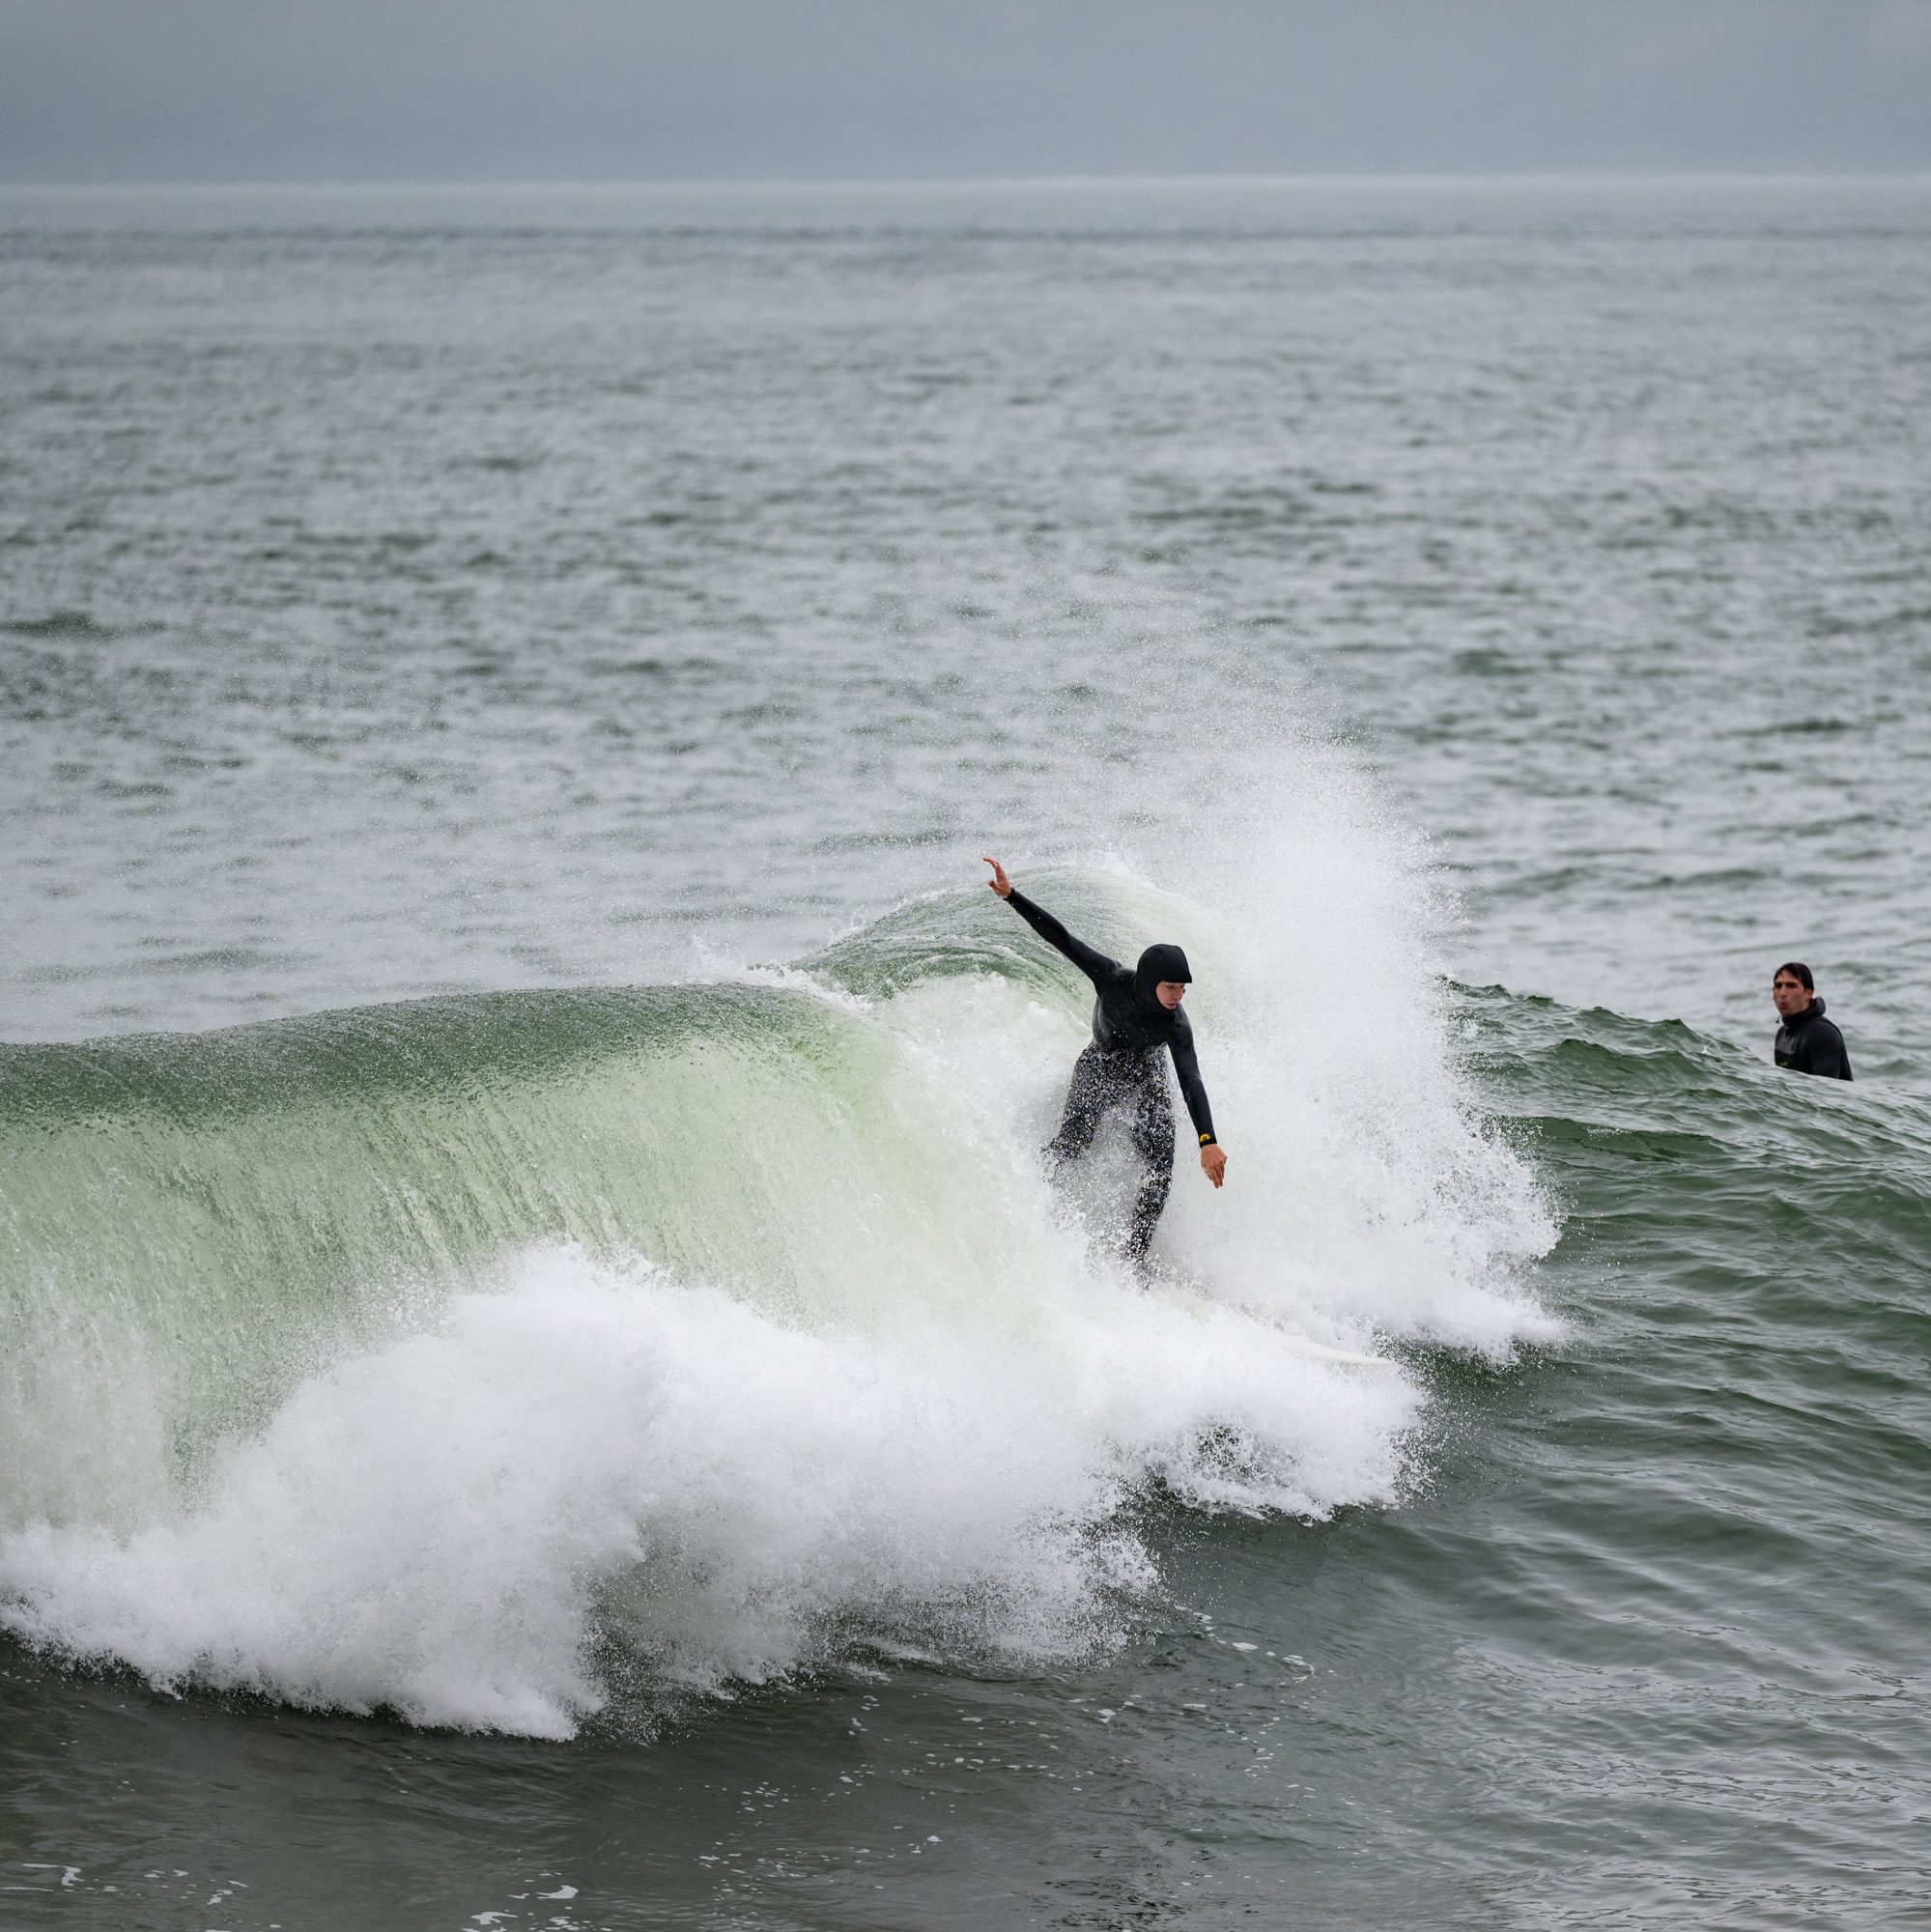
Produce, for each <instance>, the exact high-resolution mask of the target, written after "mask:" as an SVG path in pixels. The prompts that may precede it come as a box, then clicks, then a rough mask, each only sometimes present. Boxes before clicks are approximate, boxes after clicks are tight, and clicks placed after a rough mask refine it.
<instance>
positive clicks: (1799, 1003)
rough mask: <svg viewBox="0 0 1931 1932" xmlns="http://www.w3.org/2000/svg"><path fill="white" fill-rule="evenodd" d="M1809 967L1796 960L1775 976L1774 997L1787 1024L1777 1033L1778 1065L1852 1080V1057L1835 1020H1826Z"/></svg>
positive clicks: (1826, 1077) (1773, 975) (1772, 993)
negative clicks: (1846, 1048)
mask: <svg viewBox="0 0 1931 1932" xmlns="http://www.w3.org/2000/svg"><path fill="white" fill-rule="evenodd" d="M1816 990H1817V982H1816V980H1813V979H1812V978H1811V977H1810V969H1809V967H1807V966H1805V965H1803V963H1802V962H1801V961H1799V960H1796V959H1792V960H1788V961H1786V962H1785V963H1784V964H1783V965H1781V966H1779V967H1778V968H1777V969H1776V971H1775V973H1774V974H1772V976H1771V981H1770V996H1771V998H1772V999H1773V1000H1775V1002H1776V1010H1777V1012H1778V1013H1779V1014H1780V1015H1781V1016H1782V1020H1783V1024H1782V1025H1781V1026H1779V1027H1778V1028H1777V1030H1776V1047H1775V1054H1776V1064H1777V1065H1779V1066H1787V1067H1789V1068H1790V1069H1791V1071H1792V1072H1793V1073H1819V1074H1822V1075H1823V1076H1824V1078H1825V1079H1827V1080H1848V1079H1849V1078H1850V1077H1851V1056H1850V1054H1849V1053H1848V1052H1847V1051H1846V1050H1845V1047H1844V1036H1843V1035H1842V1034H1840V1033H1839V1032H1838V1031H1837V1023H1836V1022H1835V1021H1834V1020H1827V1019H1826V1018H1825V1017H1824V1002H1823V1001H1822V1000H1820V999H1818V998H1817V997H1816Z"/></svg>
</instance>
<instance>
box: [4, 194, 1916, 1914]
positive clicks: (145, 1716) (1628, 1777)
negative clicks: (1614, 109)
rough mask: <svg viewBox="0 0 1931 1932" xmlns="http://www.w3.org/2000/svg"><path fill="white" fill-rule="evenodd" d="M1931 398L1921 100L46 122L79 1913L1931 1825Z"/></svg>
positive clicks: (16, 419) (43, 268)
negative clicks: (1029, 177)
mask: <svg viewBox="0 0 1931 1932" xmlns="http://www.w3.org/2000/svg"><path fill="white" fill-rule="evenodd" d="M1927 423H1931V184H1923V183H1918V184H1911V183H1855V182H1841V183H1835V184H1822V183H1810V184H1803V183H1776V184H1754V185H1751V184H1742V183H1720V182H1705V183H1669V182H1652V183H1598V184H1560V183H1545V184H1531V183H1517V184H1486V185H1484V184H1450V183H1443V184H1434V185H1416V184H1399V183H1382V184H1374V183H1360V184H1327V185H1320V184H1310V183H1271V184H1251V185H1245V184H1229V185H1210V184H1202V185H1184V186H1182V185H1157V184H1151V185H1086V186H1076V185H1062V186H1031V187H1027V186H1011V187H997V188H964V187H961V188H947V189H939V188H922V189H914V188H904V189H856V188H853V189H830V188H824V189H809V190H808V189H751V188H745V189H729V190H725V189H696V188H687V189H669V188H666V189H655V190H641V189H639V190H618V189H609V190H597V189H551V190H527V191H524V190H516V191H511V190H491V191H481V190H477V191H456V190H446V191H445V190H436V191H432V190H406V189H395V190H366V191H347V190H344V191H326V192H325V191H313V192H298V191H293V190H289V191H270V190H248V191H241V190H234V191H213V190H210V191H196V192H188V191H170V192H151V193H112V192H107V191H88V192H84V193H83V192H71V193H69V192H33V193H28V192H24V191H18V190H10V191H6V192H4V193H0V857H4V867H5V872H4V891H0V908H4V910H0V932H4V947H0V1040H4V1041H5V1042H6V1043H5V1044H4V1045H0V1927H4V1928H6V1932H16V1928H18V1929H19V1932H39V1928H43V1927H44V1928H55V1927H58V1928H71V1927H97V1926H98V1927H102V1928H109V1927H111V1928H124V1927H139V1928H162V1932H173V1928H196V1932H264V1928H286V1932H297V1928H307V1927H316V1928H344V1932H350V1929H351V1928H353V1929H354V1932H367V1928H378V1932H386V1928H397V1932H416V1928H430V1927H438V1928H446V1932H482V1928H484V1927H493V1928H497V1932H521V1929H522V1928H533V1927H547V1928H557V1932H591V1928H605V1927H608V1928H631V1927H643V1926H670V1925H684V1926H693V1927H721V1928H722V1927H729V1928H746V1932H751V1928H756V1932H792V1929H793V1928H796V1932H805V1928H845V1927H853V1928H857V1927H877V1928H921V1932H926V1929H928V1928H929V1929H930V1932H939V1928H960V1932H966V1928H983V1927H1003V1926H1020V1925H1041V1926H1065V1927H1095V1928H1097V1927H1106V1928H1123V1927H1152V1926H1172V1927H1197V1928H1218V1927H1223V1926H1234V1925H1247V1924H1254V1925H1263V1926H1276V1925H1280V1926H1307V1927H1364V1928H1365V1927H1376V1928H1382V1927H1394V1926H1417V1925H1427V1926H1453V1927H1471V1928H1473V1927H1482V1928H1493V1927H1511V1928H1516V1927H1519V1928H1543V1927H1622V1926H1668V1927H1681V1926H1686V1925H1694V1926H1698V1927H1706V1926H1721V1927H1746V1928H1756V1927H1786V1926H1787V1927H1817V1926H1830V1927H1863V1926H1871V1927H1890V1926H1907V1925H1912V1924H1922V1925H1931V1873H1927V1864H1931V1721H1927V1720H1928V1719H1931V1708H1927V1706H1931V1639H1927V1623H1931V1615H1927V1611H1928V1610H1931V1505H1927V1479H1931V1400H1928V1399H1927V1393H1926V1391H1927V1384H1931V1359H1927V1355H1931V1006H1927V1001H1926V998H1925V960H1926V958H1927V956H1931V831H1927V828H1931V706H1927V703H1926V696H1927V692H1931V487H1927V486H1931V461H1927V456H1926V448H1927V442H1926V425H1927ZM984 853H993V854H997V855H998V856H999V857H1001V858H1002V859H1004V861H1005V862H1006V864H1007V865H1008V867H1010V868H1011V870H1012V872H1013V874H1014V876H1015V878H1016V879H1017V880H1018V881H1019V883H1020V884H1022V885H1023V886H1025V887H1026V888H1027V889H1028V890H1029V891H1030V892H1032V893H1033V895H1035V896H1036V897H1037V898H1039V899H1040V900H1042V901H1043V902H1044V903H1045V904H1046V905H1047V906H1048V907H1050V908H1051V909H1052V910H1054V911H1056V912H1058V913H1059V914H1060V915H1061V916H1062V917H1063V918H1065V920H1066V922H1067V923H1069V924H1070V925H1072V926H1073V927H1074V929H1075V930H1077V931H1080V932H1082V933H1083V934H1085V935H1086V936H1088V937H1090V938H1092V939H1093V940H1094V941H1095V942H1096V943H1098V944H1101V945H1103V946H1105V947H1107V948H1108V949H1109V950H1111V951H1115V952H1122V953H1125V954H1127V955H1128V956H1131V954H1133V953H1134V952H1137V951H1138V949H1139V948H1140V947H1141V946H1143V945H1145V944H1147V943H1149V942H1150V941H1152V940H1154V939H1175V940H1178V941H1179V942H1180V943H1182V944H1183V945H1185V946H1186V947H1187V948H1188V950H1189V952H1190V954H1191V957H1192V960H1193V965H1194V970H1195V974H1196V979H1195V983H1194V985H1193V987H1192V989H1191V991H1190V993H1189V996H1188V1009H1189V1011H1190V1012H1191V1013H1192V1014H1193V1018H1194V1024H1195V1029H1196V1033H1197V1037H1198V1038H1199V1042H1200V1052H1201V1062H1202V1067H1203V1071H1204V1074H1205V1078H1206V1081H1207V1088H1208V1091H1209V1093H1210V1094H1211V1095H1212V1098H1213V1104H1214V1111H1215V1115H1216V1120H1217V1123H1218V1125H1219V1128H1220V1133H1221V1138H1222V1140H1223V1142H1224V1144H1225V1146H1226V1148H1227V1151H1228V1153H1229V1167H1228V1181H1227V1186H1226V1188H1225V1189H1224V1191H1222V1192H1220V1193H1215V1192H1213V1191H1212V1190H1211V1189H1210V1188H1208V1187H1207V1184H1206V1182H1205V1180H1204V1179H1202V1177H1201V1176H1200V1175H1199V1174H1198V1172H1197V1171H1196V1170H1195V1168H1194V1165H1193V1163H1192V1160H1191V1157H1190V1155H1189V1153H1188V1152H1187V1151H1186V1150H1185V1148H1184V1145H1183V1148H1182V1152H1181V1156H1180V1171H1179V1173H1178V1176H1177V1179H1176V1185H1175V1190H1174V1197H1173V1202H1172V1206H1171V1208H1170V1209H1169V1212H1168V1215H1167V1218H1166V1221H1165V1222H1164V1224H1163V1227H1162V1231H1161V1234H1160V1236H1159V1239H1158V1241H1157V1242H1156V1245H1155V1251H1154V1259H1155V1264H1156V1265H1155V1269H1154V1272H1153V1276H1152V1278H1151V1280H1150V1282H1146V1283H1142V1282H1140V1281H1138V1280H1137V1279H1135V1278H1134V1277H1132V1276H1131V1275H1129V1274H1128V1273H1127V1272H1125V1271H1124V1270H1123V1269H1122V1266H1121V1264H1119V1262H1118V1261H1117V1259H1116V1258H1115V1255H1114V1249H1113V1239H1114V1237H1115V1236H1116V1234H1117V1223H1118V1216H1119V1211H1120V1205H1121V1200H1122V1187H1123V1186H1124V1185H1125V1184H1126V1181H1127V1176H1126V1175H1125V1173H1124V1172H1123V1170H1122V1161H1121V1156H1120V1151H1119V1150H1118V1149H1117V1148H1112V1149H1109V1148H1108V1147H1107V1146H1105V1145H1104V1144H1103V1145H1102V1146H1101V1148H1100V1149H1098V1150H1096V1151H1095V1157H1094V1159H1093V1162H1092V1163H1091V1164H1090V1170H1089V1172H1087V1173H1086V1174H1085V1175H1083V1176H1082V1177H1081V1178H1080V1179H1079V1180H1078V1182H1077V1184H1076V1185H1074V1186H1072V1187H1070V1188H1068V1189H1066V1190H1065V1191H1056V1190H1055V1189H1054V1188H1053V1187H1051V1186H1049V1185H1048V1183H1047V1181H1046V1179H1044V1178H1043V1176H1042V1174H1041V1172H1040V1168H1039V1163H1038V1154H1037V1150H1038V1148H1039V1145H1040V1143H1041V1142H1042V1141H1043V1140H1044V1139H1045V1137H1046V1136H1047V1134H1048V1133H1049V1132H1050V1131H1051V1127H1052V1123H1053V1122H1054V1120H1055V1119H1056V1115H1057V1108H1058V1105H1059V1102H1060V1098H1061V1095H1062V1094H1063V1093H1064V1091H1065V1078H1066V1074H1067V1070H1068V1067H1069V1065H1070V1063H1071V1060H1072V1057H1073V1055H1074V1053H1075V1052H1076V1051H1077V1049H1078V1046H1079V1043H1080V1040H1081V1037H1082V1035H1083V1029H1084V1026H1085V1002H1084V1001H1083V999H1082V998H1081V991H1082V988H1081V985H1080V983H1079V982H1077V981H1076V980H1074V979H1073V977H1072V976H1071V974H1070V973H1069V971H1068V970H1066V969H1065V967H1064V966H1063V965H1062V963H1061V962H1059V961H1058V960H1057V959H1056V958H1055V957H1054V956H1053V955H1051V954H1049V953H1048V952H1046V951H1045V949H1044V948H1043V947H1041V946H1040V945H1039V944H1037V942H1036V941H1035V940H1034V939H1033V938H1032V936H1031V935H1030V934H1029V933H1028V932H1027V930H1026V929H1025V928H1024V927H1023V926H1022V925H1021V923H1020V922H1019V921H1018V920H1017V919H1015V918H1014V917H1013V916H1012V915H1011V914H1010V912H1009V911H1008V910H1007V909H1006V908H1004V907H1002V906H1001V905H1000V904H999V903H998V902H997V901H996V900H994V899H993V897H992V896H991V895H990V894H988V893H987V892H986V891H985V889H984V886H983V884H982V878H983V874H984V868H983V867H981V866H980V855H981V854H984ZM1790 957H1797V958H1801V959H1804V960H1806V961H1808V962H1809V964H1810V965H1811V966H1812V967H1813V968H1814V969H1815V971H1816V974H1817V978H1818V984H1819V990H1820V991H1821V992H1822V993H1823V995H1824V996H1825V998H1826V1000H1827V1002H1828V1004H1829V1008H1830V1010H1831V1013H1832V1017H1833V1018H1836V1019H1837V1020H1839V1021H1840V1023H1841V1025H1842V1027H1843V1030H1844V1032H1845V1035H1846V1037H1847V1039H1848V1041H1849V1045H1850V1052H1851V1056H1852V1060H1853V1063H1854V1065H1855V1067H1856V1070H1857V1075H1858V1077H1857V1080H1856V1081H1855V1083H1853V1084H1852V1085H1850V1086H1843V1085H1841V1084H1838V1083H1834V1082H1824V1081H1806V1080H1803V1079H1802V1078H1799V1077H1797V1076H1793V1075H1789V1074H1782V1073H1779V1072H1777V1071H1776V1070H1775V1068H1774V1067H1773V1066H1772V1065H1771V1064H1770V1057H1769V1047H1770V1038H1771V1035H1772V1033H1773V1031H1774V1028H1775V1013H1774V1011H1773V1009H1772V1007H1771V1002H1770V995H1769V982H1770V979H1771V974H1772V971H1773V969H1774V968H1775V966H1776V965H1777V964H1778V963H1779V962H1780V961H1782V960H1784V959H1786V958H1790Z"/></svg>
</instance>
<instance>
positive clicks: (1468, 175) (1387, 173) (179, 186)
mask: <svg viewBox="0 0 1931 1932" xmlns="http://www.w3.org/2000/svg"><path fill="white" fill-rule="evenodd" d="M1625 182H1643V183H1649V184H1659V185H1660V184H1666V183H1683V184H1685V185H1726V184H1727V185H1751V186H1754V185H1782V184H1788V185H1805V184H1833V185H1834V184H1845V185H1848V184H1859V183H1868V184H1872V185H1916V184H1931V166H1927V167H1924V168H1920V169H1911V170H1872V169H1849V168H1843V169H1838V168H1828V169H1819V168H1808V169H1800V168H1775V169H1772V168H1765V169H1740V168H1654V169H1645V168H1587V169H1548V168H1493V169H1456V170H1446V169H1441V170H1427V171H1424V170H1402V169H1368V168H1349V169H1340V168H1337V169H1307V170H1297V171H1284V172H1277V173H1262V174H1225V173H1218V174H1208V173H1199V174H1193V173H1187V174H1036V175H1017V174H1015V175H996V174H994V175H744V176H736V175H527V176H510V175H504V176H435V175H432V176H400V175H399V176H393V177H380V178H379V177H357V178H346V179H345V178H334V177H317V176H300V177H294V176H291V177H277V176H247V177H236V178H233V179H228V178H219V177H184V178H180V179H170V180H165V181H107V180H102V181H19V180H9V179H7V178H5V177H0V193H46V194H86V193H114V194H140V193H183V192H202V193H220V192H224V191H226V192H253V191H262V190H276V191H288V190H296V191H302V190H307V191H312V192H317V193H353V192H357V191H363V192H375V191H385V190H386V191H393V190H410V191H415V192H419V191H421V190H424V189H435V190H456V191H463V190H474V191H477V192H490V191H501V190H503V189H518V190H525V191H527V190H530V189H571V190H576V191H579V192H582V191H584V190H598V189H609V190H622V189H636V188H701V189H712V190H723V191H730V190H753V189H762V190H770V189H774V188H867V189H890V188H907V189H912V188H927V189H929V188H1011V187H1060V188H1068V187H1077V188H1085V187H1261V186H1285V185H1343V186H1346V185H1357V186H1375V185H1389V186H1405V187H1412V186H1421V185H1442V186H1453V185H1512V184H1519V185H1537V184H1542V185H1577V186H1582V185H1595V184H1611V183H1625Z"/></svg>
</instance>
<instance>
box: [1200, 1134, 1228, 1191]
mask: <svg viewBox="0 0 1931 1932" xmlns="http://www.w3.org/2000/svg"><path fill="white" fill-rule="evenodd" d="M1200 1171H1201V1172H1202V1173H1203V1174H1204V1175H1206V1176H1207V1179H1209V1180H1210V1181H1212V1182H1213V1184H1214V1185H1215V1186H1216V1187H1218V1186H1219V1185H1220V1183H1221V1182H1222V1180H1223V1179H1226V1176H1227V1155H1226V1154H1225V1153H1224V1152H1223V1151H1221V1146H1220V1143H1219V1142H1218V1141H1212V1142H1209V1143H1208V1144H1207V1146H1206V1147H1204V1148H1202V1149H1201V1151H1200Z"/></svg>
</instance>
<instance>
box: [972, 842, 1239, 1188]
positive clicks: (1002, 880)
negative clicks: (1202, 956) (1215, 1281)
mask: <svg viewBox="0 0 1931 1932" xmlns="http://www.w3.org/2000/svg"><path fill="white" fill-rule="evenodd" d="M985 863H986V864H987V865H988V866H990V867H992V877H991V878H989V879H988V880H986V882H985V883H986V884H987V885H988V886H990V887H991V888H992V890H993V891H994V892H996V893H997V894H998V895H999V896H1000V897H1001V898H1003V899H1009V898H1010V897H1011V896H1012V881H1011V880H1010V879H1008V877H1007V876H1006V867H1004V866H1002V865H1001V864H1000V863H999V861H998V860H997V859H988V860H987V861H986V862H985ZM1214 1185H1215V1186H1216V1187H1218V1186H1219V1185H1220V1183H1219V1182H1218V1181H1215V1182H1214Z"/></svg>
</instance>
